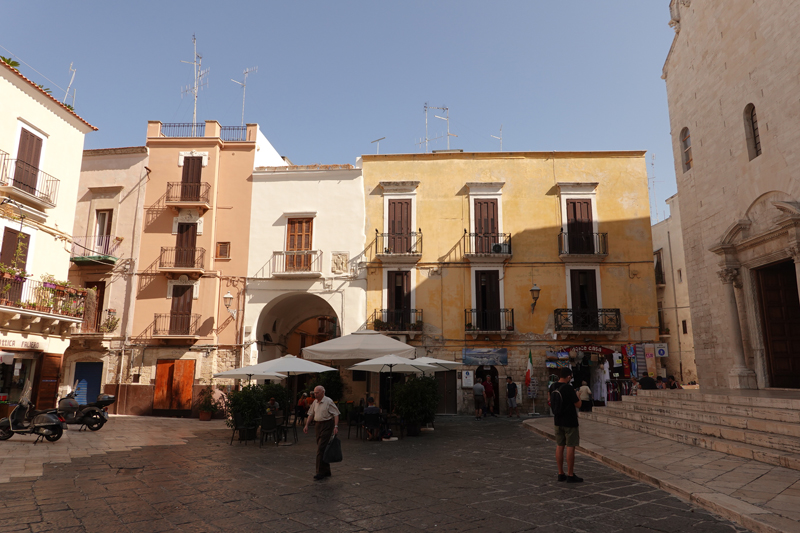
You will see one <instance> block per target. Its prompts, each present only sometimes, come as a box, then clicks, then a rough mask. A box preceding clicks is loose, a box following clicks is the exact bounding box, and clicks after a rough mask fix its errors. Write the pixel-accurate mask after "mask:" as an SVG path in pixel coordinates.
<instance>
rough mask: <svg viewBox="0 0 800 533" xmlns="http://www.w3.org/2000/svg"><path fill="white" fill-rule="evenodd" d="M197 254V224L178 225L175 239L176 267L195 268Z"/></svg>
mask: <svg viewBox="0 0 800 533" xmlns="http://www.w3.org/2000/svg"><path fill="white" fill-rule="evenodd" d="M196 253H197V224H186V223H179V224H178V236H177V238H176V239H175V266H176V267H193V266H194V263H195V254H196Z"/></svg>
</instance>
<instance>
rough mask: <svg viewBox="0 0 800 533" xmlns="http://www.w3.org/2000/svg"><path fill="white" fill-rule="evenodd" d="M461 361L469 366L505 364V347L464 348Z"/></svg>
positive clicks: (506, 352) (506, 353)
mask: <svg viewBox="0 0 800 533" xmlns="http://www.w3.org/2000/svg"><path fill="white" fill-rule="evenodd" d="M461 362H462V363H464V364H465V365H470V366H482V365H483V366H507V365H508V349H507V348H464V349H463V350H462V351H461Z"/></svg>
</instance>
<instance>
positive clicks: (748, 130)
mask: <svg viewBox="0 0 800 533" xmlns="http://www.w3.org/2000/svg"><path fill="white" fill-rule="evenodd" d="M744 135H745V139H747V155H749V156H750V161H752V160H753V159H755V158H756V157H758V156H760V155H761V136H760V135H759V134H758V117H757V116H756V106H754V105H753V104H747V107H745V108H744Z"/></svg>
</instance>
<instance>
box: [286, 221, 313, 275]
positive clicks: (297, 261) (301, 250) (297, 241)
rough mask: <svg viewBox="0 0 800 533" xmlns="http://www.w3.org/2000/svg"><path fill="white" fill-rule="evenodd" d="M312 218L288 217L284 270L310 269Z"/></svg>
mask: <svg viewBox="0 0 800 533" xmlns="http://www.w3.org/2000/svg"><path fill="white" fill-rule="evenodd" d="M313 225H314V219H313V218H290V219H289V222H288V228H287V233H286V271H287V272H291V271H310V270H311V254H310V253H309V252H310V251H311V242H312V241H311V236H312V233H311V232H312V231H313Z"/></svg>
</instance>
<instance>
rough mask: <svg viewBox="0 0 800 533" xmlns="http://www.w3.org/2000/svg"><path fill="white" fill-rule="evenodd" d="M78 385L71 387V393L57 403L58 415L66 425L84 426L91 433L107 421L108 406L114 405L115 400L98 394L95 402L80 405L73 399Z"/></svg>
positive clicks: (107, 395) (106, 395)
mask: <svg viewBox="0 0 800 533" xmlns="http://www.w3.org/2000/svg"><path fill="white" fill-rule="evenodd" d="M77 391H78V383H77V382H76V383H75V385H74V386H73V387H72V392H70V393H69V394H67V395H66V396H64V397H63V398H62V399H61V400H60V401H59V402H58V414H59V415H60V416H61V417H62V418H63V419H64V420H65V421H66V423H67V424H77V425H80V426H81V427H83V426H86V427H87V428H89V429H90V430H91V431H97V430H99V429H101V428H102V427H103V426H104V425H105V423H106V422H107V421H108V406H109V405H111V404H112V403H114V401H115V398H114V396H111V395H109V394H100V395H98V396H97V401H96V402H94V403H89V404H86V405H80V404H79V403H78V401H77V400H76V399H75V394H76V392H77Z"/></svg>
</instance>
